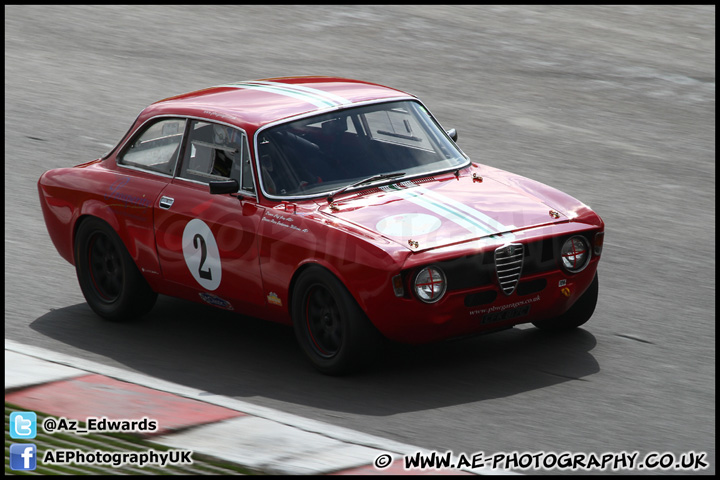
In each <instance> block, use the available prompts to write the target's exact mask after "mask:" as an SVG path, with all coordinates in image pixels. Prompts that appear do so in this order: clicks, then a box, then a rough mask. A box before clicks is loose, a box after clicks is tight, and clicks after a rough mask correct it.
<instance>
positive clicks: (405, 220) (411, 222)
mask: <svg viewBox="0 0 720 480" xmlns="http://www.w3.org/2000/svg"><path fill="white" fill-rule="evenodd" d="M440 225H442V222H441V221H440V219H439V218H437V217H433V216H432V215H427V214H425V213H406V214H402V215H393V216H392V217H387V218H384V219H382V220H380V221H379V222H378V224H377V226H376V227H375V228H377V230H378V231H379V232H380V233H383V234H385V235H389V236H391V237H412V236H415V235H426V234H428V233H431V232H434V231H435V230H437V229H438V228H440Z"/></svg>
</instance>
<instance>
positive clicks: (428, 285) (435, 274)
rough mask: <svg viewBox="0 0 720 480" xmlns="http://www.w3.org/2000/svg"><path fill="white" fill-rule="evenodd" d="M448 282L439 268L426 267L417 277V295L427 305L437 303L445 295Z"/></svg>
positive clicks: (414, 283)
mask: <svg viewBox="0 0 720 480" xmlns="http://www.w3.org/2000/svg"><path fill="white" fill-rule="evenodd" d="M446 288H447V281H445V274H444V273H443V271H442V270H440V269H439V268H438V267H425V268H423V269H422V270H420V271H419V272H418V274H417V275H415V281H414V282H413V289H414V290H415V295H416V296H417V297H418V298H419V299H420V300H421V301H423V302H425V303H435V302H437V301H438V300H440V299H441V298H442V296H443V295H445V289H446Z"/></svg>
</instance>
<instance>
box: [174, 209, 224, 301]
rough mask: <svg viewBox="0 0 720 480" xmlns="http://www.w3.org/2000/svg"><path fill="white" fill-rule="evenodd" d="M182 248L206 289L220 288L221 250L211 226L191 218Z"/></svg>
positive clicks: (194, 276)
mask: <svg viewBox="0 0 720 480" xmlns="http://www.w3.org/2000/svg"><path fill="white" fill-rule="evenodd" d="M182 249H183V256H184V257H185V263H186V264H187V266H188V268H189V269H190V273H191V274H192V276H193V278H195V280H196V281H197V282H198V283H199V284H200V285H201V286H202V287H203V288H204V289H205V290H215V289H216V288H218V287H219V286H220V279H221V278H222V265H221V263H220V251H219V250H218V246H217V242H216V241H215V237H214V236H213V233H212V231H211V230H210V227H208V226H207V224H206V223H205V222H203V221H202V220H200V219H197V218H196V219H194V220H190V221H189V222H188V224H187V225H185V230H184V231H183V236H182Z"/></svg>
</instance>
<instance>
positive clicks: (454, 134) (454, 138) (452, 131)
mask: <svg viewBox="0 0 720 480" xmlns="http://www.w3.org/2000/svg"><path fill="white" fill-rule="evenodd" d="M447 134H448V136H449V137H450V138H452V141H453V142H455V143H457V138H458V134H457V130H455V129H454V128H451V129H450V130H448V131H447Z"/></svg>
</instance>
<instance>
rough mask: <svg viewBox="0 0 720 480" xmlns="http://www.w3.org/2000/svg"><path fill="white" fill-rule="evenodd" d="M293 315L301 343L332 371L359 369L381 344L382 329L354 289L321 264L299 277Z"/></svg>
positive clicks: (311, 356)
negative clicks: (352, 290)
mask: <svg viewBox="0 0 720 480" xmlns="http://www.w3.org/2000/svg"><path fill="white" fill-rule="evenodd" d="M292 318H293V324H294V328H295V336H296V337H297V340H298V343H299V344H300V347H301V348H302V350H303V351H304V353H305V354H306V355H307V357H308V358H309V359H310V361H311V362H312V363H313V365H314V366H315V368H317V369H318V370H319V371H320V372H322V373H325V374H328V375H339V374H343V373H348V372H351V371H353V370H355V369H356V368H358V367H360V366H361V365H362V364H363V363H364V361H365V360H366V359H369V356H370V355H371V354H372V353H373V352H374V351H375V350H376V349H377V347H378V346H379V344H380V338H381V337H380V333H379V332H378V331H377V330H376V329H375V327H374V326H373V325H372V324H371V323H370V320H368V318H367V316H366V315H365V313H364V312H363V311H362V309H361V308H360V307H359V306H358V304H357V302H355V299H354V298H353V297H352V295H350V292H348V291H347V289H346V288H345V286H344V285H343V284H342V283H341V282H340V281H339V280H338V279H337V278H336V277H335V276H334V275H333V274H331V273H330V272H328V271H327V270H325V269H323V268H320V267H310V268H308V269H307V270H305V271H304V272H303V273H302V274H301V275H300V277H299V278H298V280H297V283H296V284H295V288H294V290H293V297H292Z"/></svg>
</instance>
